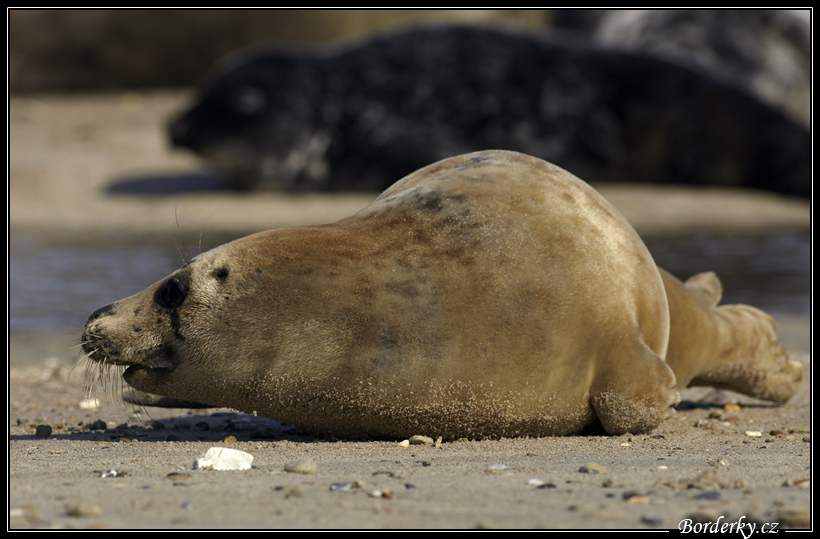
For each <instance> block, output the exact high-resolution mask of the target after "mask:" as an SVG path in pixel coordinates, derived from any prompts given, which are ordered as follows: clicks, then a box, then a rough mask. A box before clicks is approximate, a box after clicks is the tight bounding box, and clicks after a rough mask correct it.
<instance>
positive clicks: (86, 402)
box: [77, 399, 100, 412]
mask: <svg viewBox="0 0 820 539" xmlns="http://www.w3.org/2000/svg"><path fill="white" fill-rule="evenodd" d="M77 406H78V407H79V408H80V410H90V411H92V412H96V411H97V410H98V409H99V408H100V399H83V400H81V401H80V403H79V404H78V405H77Z"/></svg>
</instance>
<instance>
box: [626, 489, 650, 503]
mask: <svg viewBox="0 0 820 539" xmlns="http://www.w3.org/2000/svg"><path fill="white" fill-rule="evenodd" d="M621 497H622V498H623V500H624V501H625V502H627V503H647V502H649V498H647V497H646V496H645V495H644V494H640V493H638V492H635V491H633V490H630V491H627V492H624V493H623V494H622V495H621Z"/></svg>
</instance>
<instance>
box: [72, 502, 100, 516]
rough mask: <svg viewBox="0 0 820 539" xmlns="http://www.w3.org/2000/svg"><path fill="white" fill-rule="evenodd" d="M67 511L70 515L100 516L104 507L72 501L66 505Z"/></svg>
mask: <svg viewBox="0 0 820 539" xmlns="http://www.w3.org/2000/svg"><path fill="white" fill-rule="evenodd" d="M65 512H66V514H67V515H68V516H70V517H99V516H102V509H100V508H99V507H97V506H96V505H92V504H90V503H79V502H72V503H68V504H66V506H65Z"/></svg>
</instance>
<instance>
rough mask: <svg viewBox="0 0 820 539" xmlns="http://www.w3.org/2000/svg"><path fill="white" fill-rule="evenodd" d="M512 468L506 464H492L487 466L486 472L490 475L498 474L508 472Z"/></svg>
mask: <svg viewBox="0 0 820 539" xmlns="http://www.w3.org/2000/svg"><path fill="white" fill-rule="evenodd" d="M509 468H510V467H509V466H507V465H506V464H500V463H499V464H490V465H489V466H487V467H486V468H485V469H484V471H485V472H489V473H498V472H503V471H506V470H508V469H509Z"/></svg>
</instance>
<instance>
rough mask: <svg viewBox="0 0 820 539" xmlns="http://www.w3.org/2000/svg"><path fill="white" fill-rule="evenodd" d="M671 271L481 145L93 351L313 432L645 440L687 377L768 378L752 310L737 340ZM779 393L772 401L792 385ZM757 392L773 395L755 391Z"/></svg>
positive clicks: (248, 256) (161, 385) (268, 245)
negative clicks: (595, 435) (585, 434)
mask: <svg viewBox="0 0 820 539" xmlns="http://www.w3.org/2000/svg"><path fill="white" fill-rule="evenodd" d="M670 279H674V278H672V277H671V276H668V275H667V274H665V273H663V274H662V273H659V271H658V269H657V267H656V266H655V263H654V262H653V260H652V258H651V256H650V254H649V252H648V251H647V249H646V247H645V246H644V244H643V242H642V241H641V240H640V238H639V237H638V236H637V234H636V233H635V231H634V230H633V229H632V228H631V227H630V226H629V224H628V223H626V221H625V220H624V219H623V217H622V216H621V215H620V214H619V213H618V212H617V211H616V210H615V209H614V208H613V207H612V206H611V205H609V203H607V202H606V201H605V200H604V199H603V198H602V197H601V196H600V195H599V194H598V193H597V192H596V191H594V190H593V189H592V188H590V187H589V186H588V185H586V184H585V183H584V182H582V181H581V180H579V179H577V178H575V177H574V176H572V175H571V174H569V173H568V172H566V171H564V170H562V169H560V168H558V167H555V166H554V165H551V164H549V163H546V162H544V161H541V160H539V159H535V158H532V157H529V156H526V155H523V154H518V153H513V152H503V151H486V152H478V153H474V154H468V155H463V156H459V157H455V158H451V159H447V160H444V161H440V162H438V163H434V164H432V165H430V166H428V167H425V168H424V169H421V170H419V171H418V172H416V173H414V174H411V175H410V176H408V177H406V178H404V179H403V180H401V181H399V182H397V183H396V184H394V185H393V186H392V187H390V188H389V189H387V190H386V191H385V192H384V193H382V195H380V196H379V197H378V198H377V199H376V200H374V201H373V202H372V203H371V204H370V205H369V206H367V207H366V208H364V209H363V210H361V211H360V212H359V213H357V214H356V215H354V216H352V217H350V218H347V219H344V220H342V221H339V222H337V223H334V224H330V225H322V226H314V227H299V228H290V229H283V230H273V231H269V232H263V233H260V234H255V235H252V236H249V237H246V238H242V239H240V240H237V241H234V242H232V243H228V244H226V245H223V246H221V247H218V248H216V249H213V250H212V251H209V252H206V253H203V254H201V255H199V256H197V257H196V258H195V259H194V260H193V261H191V263H190V264H188V265H186V266H185V267H183V268H181V269H180V270H178V271H177V272H176V273H175V274H172V276H169V278H168V279H165V280H163V281H161V282H159V283H157V284H155V285H153V286H152V287H149V288H148V289H146V290H145V291H143V292H141V293H139V294H137V295H135V296H132V297H130V298H126V299H124V300H121V301H119V302H116V303H114V304H112V305H111V306H107V307H106V308H103V309H102V310H100V311H98V312H97V313H95V314H94V315H92V317H91V319H89V322H88V325H87V327H86V331H85V334H84V337H83V341H84V343H85V344H84V349H85V351H86V352H87V354H88V355H89V357H90V358H91V359H92V360H96V361H99V362H103V363H104V364H123V365H130V367H129V368H128V370H127V371H126V372H125V374H124V377H125V379H126V381H127V382H128V383H129V384H130V385H132V386H133V387H135V388H137V389H139V390H142V391H145V392H148V393H153V394H158V395H164V396H168V397H172V398H175V399H185V400H191V401H197V402H205V403H208V404H212V405H219V406H228V407H232V408H236V409H239V410H242V411H245V412H256V413H259V414H261V415H266V416H269V417H273V418H275V419H279V420H281V421H284V422H287V423H292V424H295V425H297V426H299V427H301V428H303V429H305V430H307V431H311V432H318V433H325V434H332V435H337V436H367V437H373V436H386V437H398V436H407V435H410V434H413V433H419V432H421V433H425V434H428V435H433V436H438V435H440V436H444V437H458V436H470V437H474V436H479V437H480V436H517V435H534V436H539V435H555V434H568V433H574V432H577V431H579V430H581V429H582V428H584V427H586V426H588V425H590V424H592V423H593V422H595V420H596V419H597V420H599V421H600V423H601V425H603V427H604V429H605V430H607V431H608V432H610V433H623V432H645V431H647V430H651V429H652V428H654V427H655V426H656V425H657V424H658V423H659V422H660V421H662V420H663V419H664V418H666V417H667V416H668V415H669V414H670V413H671V412H672V407H673V406H674V405H675V404H676V403H677V402H678V393H677V391H676V390H675V389H674V387H676V378H675V375H676V374H677V373H678V372H679V370H680V371H681V372H683V373H684V378H685V380H686V381H685V382H682V378H681V377H680V376H679V377H678V381H677V386H678V387H682V386H683V385H685V384H687V383H689V382H690V381H692V382H695V383H699V382H701V381H704V382H705V383H714V384H717V385H721V384H722V385H726V386H727V387H728V386H731V385H732V383H734V382H733V378H732V376H740V377H744V376H749V375H750V374H749V373H754V375H755V376H757V375H758V374H761V373H762V374H765V373H766V372H767V369H769V368H771V367H770V366H769V363H766V361H765V360H763V359H760V358H761V357H762V355H766V351H765V350H763V349H764V348H765V347H766V345H765V343H764V341H763V340H761V341H760V343H759V344H758V345H755V346H753V347H755V350H756V351H758V359H751V360H749V359H748V358H747V356H746V355H745V353H744V352H742V351H741V349H745V348H744V347H747V345H749V343H748V342H747V341H748V340H749V339H753V338H756V337H757V336H759V335H762V333H761V331H763V330H761V329H760V328H759V327H758V326H756V325H755V324H757V323H760V320H759V317H758V316H757V315H753V316H752V319H753V320H751V321H745V320H744V321H743V322H742V325H743V327H744V328H748V329H742V330H737V331H735V330H732V329H731V328H733V327H735V326H734V324H735V323H736V322H735V318H737V317H736V316H734V315H729V314H726V315H724V312H723V311H721V310H720V309H723V308H718V309H714V306H713V305H712V306H708V305H704V304H703V303H702V302H701V301H702V298H704V297H706V298H708V297H709V292H708V290H709V287H708V286H700V287H694V290H695V291H694V292H693V291H691V290H686V289H685V287H684V285H683V284H681V283H679V281H670ZM172 280H174V281H175V282H178V283H182V285H180V286H179V287H178V288H175V287H171V288H169V282H170V281H172ZM670 282H671V283H673V284H674V283H675V282H677V284H679V287H678V288H676V287H675V286H672V287H671V288H672V290H673V291H672V293H670V294H669V301H670V302H672V307H671V313H672V324H671V325H672V332H671V341H670V319H669V313H670V308H669V306H668V304H667V294H666V292H665V289H664V283H666V284H667V287H670V285H669V283H670ZM183 285H184V286H183ZM676 286H677V285H676ZM679 288H680V289H679ZM183 289H184V300H182V301H180V302H179V304H178V305H177V304H176V303H174V301H176V300H174V301H172V299H173V298H174V297H177V296H178V294H177V295H176V296H175V293H176V292H178V291H179V290H183ZM158 298H159V299H158ZM169 298H171V299H169ZM698 298H701V299H698ZM178 299H179V298H178V297H177V300H178ZM693 302H694V303H693ZM171 303H174V306H173V307H168V305H169V304H171ZM715 303H716V302H715ZM163 305H165V306H163ZM748 309H751V308H748ZM691 311H694V313H695V314H691ZM732 312H734V311H732ZM744 312H745V311H744ZM758 312H759V311H758ZM744 316H745V315H744ZM763 316H765V315H763ZM676 317H680V320H681V321H678V320H676V319H675V318H676ZM763 326H766V324H765V323H764V324H763ZM763 329H765V327H764V328H763ZM687 332H696V333H687ZM725 333H728V334H731V335H729V336H727V335H724V334H725ZM701 334H704V335H707V336H708V338H707V339H706V340H705V341H704V340H701V339H700V338H699V337H698V336H699V335H701ZM681 335H689V336H691V337H692V338H690V339H687V338H681ZM765 338H766V339H769V341H771V339H773V335H769V334H768V333H767V334H766V335H765ZM744 339H745V340H744ZM769 341H765V342H769ZM667 346H669V347H670V350H669V357H670V358H673V360H670V361H669V364H668V365H667V363H666V362H665V361H664V359H663V358H664V357H666V356H667ZM727 347H728V349H729V350H728V352H727V351H726V350H725V348H727ZM770 348H771V346H770ZM689 349H692V350H693V352H692V353H689ZM761 350H763V352H760V351H761ZM732 351H736V352H737V353H736V354H735V356H736V357H734V356H732V354H731V352H732ZM714 353H718V354H720V358H721V359H719V361H718V362H717V363H714V362H713V358H712V357H707V356H708V355H709V354H712V355H714ZM704 354H705V355H704ZM761 354H762V355H761ZM724 356H725V357H724ZM729 356H732V357H734V359H731V358H729ZM157 361H162V363H156V362H157ZM777 361H780V359H778V360H776V361H775V363H777ZM737 365H745V366H747V367H748V366H749V365H754V366H753V367H751V368H750V369H747V370H745V371H744V370H743V369H740V370H738V369H737V368H736V366H737ZM777 365H778V367H777V368H778V369H779V368H780V366H779V365H780V364H779V363H777ZM670 366H671V367H672V368H671V369H670ZM726 366H729V367H726ZM727 368H729V370H730V371H731V372H730V373H729V371H727V370H726V369H727ZM673 370H674V373H673ZM778 372H779V371H778ZM727 373H728V374H727ZM732 373H734V374H732ZM793 374H796V373H793ZM727 377H728V378H727ZM798 378H799V377H798ZM781 385H782V386H783V387H785V388H787V391H780V392H775V393H776V395H775V394H772V395H774V396H776V397H777V398H774V400H776V401H778V402H780V401H782V400H783V398H784V397H785V398H788V396H787V393H788V391H789V390H790V391H792V392H793V391H794V389H795V388H796V385H795V383H792V385H791V386H789V385H788V384H785V385H784V384H781ZM752 386H753V387H752V390H753V392H754V393H755V394H758V395H761V396H763V397H764V398H771V397H767V396H766V395H769V394H770V393H767V391H766V389H767V388H768V384H767V382H766V381H765V377H764V379H763V381H762V382H756V385H755V384H752ZM734 387H736V388H740V389H741V390H742V387H745V386H744V385H743V384H742V383H741V384H738V383H735V384H734Z"/></svg>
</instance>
